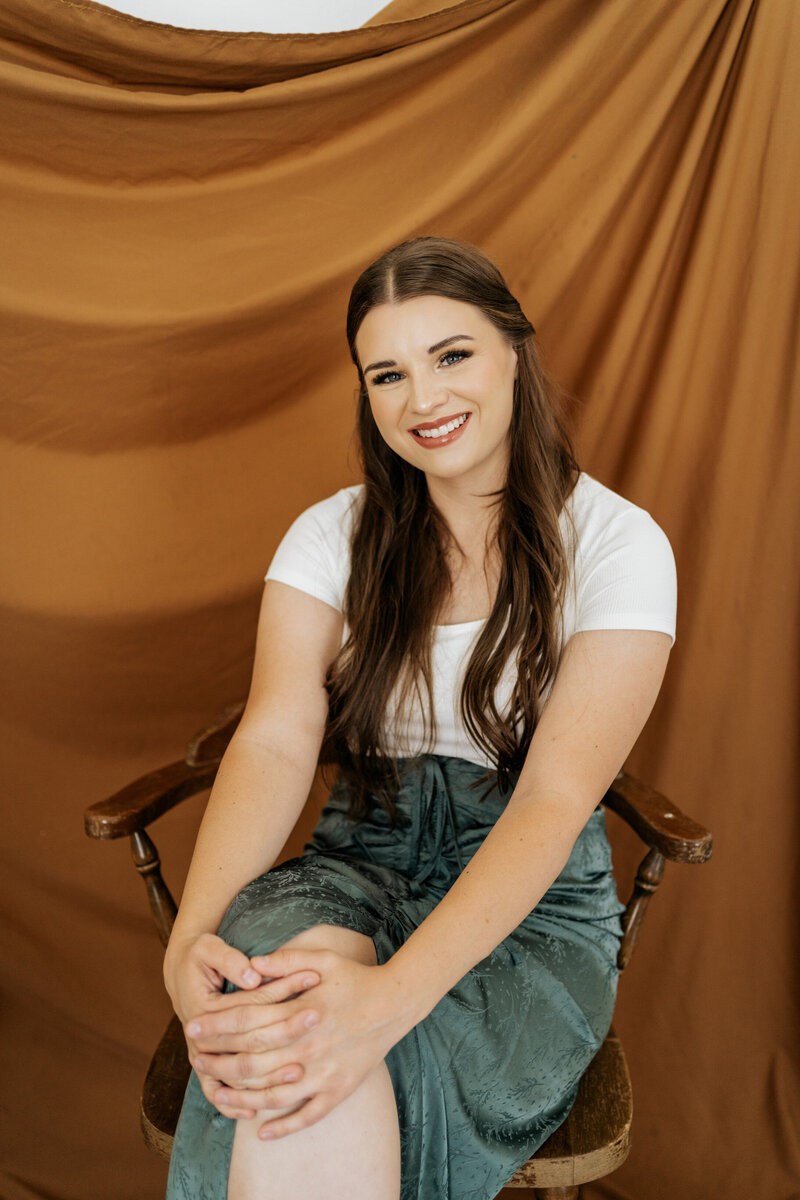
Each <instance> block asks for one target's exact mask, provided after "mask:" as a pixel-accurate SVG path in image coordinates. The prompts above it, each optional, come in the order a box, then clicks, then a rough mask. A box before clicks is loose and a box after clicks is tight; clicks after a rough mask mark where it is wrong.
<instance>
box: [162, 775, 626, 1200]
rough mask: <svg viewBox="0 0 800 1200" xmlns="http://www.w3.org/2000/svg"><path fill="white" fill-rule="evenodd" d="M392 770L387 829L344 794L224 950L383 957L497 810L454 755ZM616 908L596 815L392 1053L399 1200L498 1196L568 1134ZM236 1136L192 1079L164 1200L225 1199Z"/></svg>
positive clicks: (612, 991) (500, 799) (258, 888)
mask: <svg viewBox="0 0 800 1200" xmlns="http://www.w3.org/2000/svg"><path fill="white" fill-rule="evenodd" d="M399 766H400V768H401V779H402V787H401V791H400V794H399V796H398V800H397V807H398V814H399V820H398V823H397V825H395V826H394V827H392V825H391V823H390V821H389V818H388V816H387V815H386V813H385V812H384V810H383V809H382V808H379V807H377V806H376V807H375V809H374V810H373V812H372V814H371V815H370V817H369V818H367V819H366V820H364V821H361V822H353V821H351V820H350V819H349V817H348V816H347V808H348V796H347V791H346V788H345V787H344V786H343V785H342V784H337V785H336V787H334V789H333V791H332V793H331V796H330V798H329V801H328V803H327V805H326V807H325V808H324V810H323V812H322V814H321V817H320V821H319V823H318V825H317V828H316V829H315V831H314V833H313V835H312V839H311V841H310V843H309V844H308V845H307V846H306V847H305V848H304V851H303V854H302V856H301V857H299V858H294V859H291V860H290V861H288V862H285V863H282V864H281V865H280V866H277V867H275V868H274V869H273V870H271V871H269V872H268V873H267V874H266V875H262V876H260V877H259V878H258V879H254V880H253V882H252V883H250V884H248V886H247V887H245V888H244V889H243V891H242V892H240V893H239V895H238V896H236V898H235V899H234V900H233V902H232V903H231V905H230V907H229V909H228V911H227V913H226V914H225V916H224V918H223V921H222V924H221V925H220V928H219V934H220V936H221V937H222V938H224V939H225V941H227V942H229V943H230V944H231V945H233V946H236V947H237V948H238V949H240V950H242V951H243V952H244V953H245V954H248V955H255V954H268V953H269V952H270V951H272V950H275V949H277V947H279V946H281V945H282V944H283V943H284V942H285V941H287V939H288V938H291V937H293V936H294V935H295V934H298V933H301V932H302V931H303V930H306V929H309V928H311V926H313V925H319V924H330V925H340V926H344V927H346V928H348V929H354V930H357V931H358V932H360V933H363V934H365V935H366V936H368V937H370V938H372V940H373V942H374V945H375V949H376V953H377V958H378V962H379V963H383V962H386V961H387V960H388V959H389V958H391V956H392V955H393V954H394V953H395V951H396V950H397V949H398V948H399V947H400V946H401V945H402V944H403V942H405V940H406V939H407V938H408V937H409V935H410V934H411V933H413V931H414V930H415V929H416V928H417V926H418V925H419V924H420V923H421V922H422V921H423V920H424V919H425V917H426V916H427V915H428V914H429V913H430V912H431V910H432V909H433V908H434V907H435V905H436V904H437V903H438V902H439V900H441V898H442V897H443V896H444V894H445V892H446V891H447V890H448V889H449V888H450V886H451V885H452V883H453V882H454V880H455V879H456V878H457V876H458V874H459V873H460V871H461V869H462V867H463V866H464V865H465V864H466V863H467V862H468V861H469V859H470V858H471V856H472V855H473V854H474V853H475V851H476V850H477V848H478V846H479V845H480V844H481V842H482V841H483V839H484V838H485V837H486V835H487V833H488V832H489V830H490V829H491V828H492V826H493V824H494V822H495V821H496V820H497V818H498V816H499V815H500V813H501V812H502V810H503V808H504V806H505V803H506V801H507V798H508V796H507V795H506V796H503V795H501V794H500V793H499V791H498V790H497V789H496V788H494V789H492V790H491V791H490V792H489V793H488V794H487V793H486V789H487V786H488V785H487V782H486V780H487V775H486V772H485V770H484V769H483V768H481V767H479V766H477V765H476V764H474V763H470V762H467V761H466V760H464V759H458V758H449V757H445V756H440V755H430V756H427V757H425V758H420V759H404V760H399ZM622 912H623V906H622V905H621V904H620V902H619V900H618V898H617V892H616V887H615V884H614V879H613V875H612V871H611V850H610V846H609V843H608V838H607V836H606V825H605V813H604V810H603V809H602V808H601V807H598V808H597V809H595V811H594V812H593V813H592V815H591V816H590V817H589V820H588V821H587V823H586V825H585V826H584V828H583V829H582V831H581V833H580V834H579V836H578V838H577V840H576V842H575V846H574V848H573V850H572V853H571V854H570V857H569V860H568V862H567V863H566V865H565V867H564V869H563V871H562V872H561V874H560V875H559V876H558V878H557V879H556V880H555V882H554V883H553V884H552V886H551V887H550V888H549V889H548V891H547V893H546V894H545V895H544V897H543V898H542V899H541V900H540V901H539V903H538V904H537V905H536V907H535V908H534V909H533V911H532V912H531V913H530V914H529V915H528V916H527V917H526V918H525V919H524V921H522V923H521V924H520V925H519V926H518V927H517V928H516V929H515V930H514V931H513V933H511V934H510V935H509V936H508V937H507V938H506V939H505V941H503V942H501V943H500V945H499V946H498V947H497V948H496V949H495V950H493V951H492V953H491V954H489V955H488V956H487V957H486V958H484V959H483V960H482V961H481V962H479V963H478V964H477V966H475V967H473V969H472V970H471V971H469V972H468V973H467V974H466V975H465V976H464V977H463V978H462V979H461V980H460V981H459V982H458V983H457V984H456V986H455V987H454V988H452V989H451V990H450V991H449V992H448V993H447V995H445V996H444V997H443V998H442V999H441V1000H440V1002H439V1003H438V1004H437V1005H436V1007H435V1008H434V1009H433V1010H432V1011H431V1012H430V1014H429V1015H428V1016H427V1017H426V1018H425V1019H424V1020H423V1021H421V1022H420V1023H419V1024H418V1025H416V1026H415V1027H414V1028H413V1029H412V1030H411V1031H410V1032H409V1033H408V1034H407V1035H406V1036H405V1037H404V1038H403V1039H402V1040H401V1041H400V1042H398V1043H397V1044H396V1045H395V1046H394V1047H393V1048H392V1049H391V1051H390V1052H389V1054H388V1056H387V1059H386V1062H387V1066H388V1068H389V1073H390V1075H391V1079H392V1084H393V1087H394V1093H395V1099H396V1101H397V1111H398V1116H399V1121H400V1133H401V1164H402V1165H401V1183H402V1193H401V1195H402V1200H493V1198H494V1197H495V1196H496V1195H497V1193H498V1192H499V1191H500V1189H501V1188H502V1187H503V1186H504V1184H505V1183H506V1182H507V1181H508V1180H509V1179H510V1177H511V1176H512V1175H513V1174H514V1172H515V1171H516V1169H517V1168H518V1167H519V1166H521V1164H522V1163H524V1162H525V1161H526V1160H527V1159H528V1158H529V1157H530V1156H531V1154H533V1153H534V1151H536V1150H537V1149H538V1148H539V1146H541V1145H542V1144H543V1142H545V1141H546V1140H547V1138H548V1137H549V1136H550V1134H551V1133H552V1132H553V1131H554V1130H555V1129H556V1128H557V1127H558V1126H559V1125H560V1124H561V1123H562V1121H564V1119H565V1118H566V1116H567V1115H568V1113H569V1110H570V1108H571V1107H572V1104H573V1103H574V1100H575V1095H576V1092H577V1087H578V1081H579V1079H580V1077H581V1075H582V1074H583V1072H584V1071H585V1070H586V1067H587V1066H588V1064H589V1062H590V1061H591V1059H592V1058H593V1057H594V1055H595V1054H596V1052H597V1051H598V1049H599V1048H600V1046H601V1044H602V1042H603V1040H604V1038H605V1036H606V1033H607V1032H608V1029H609V1026H610V1024H611V1018H612V1014H613V1010H614V1001H615V998H616V989H617V967H616V956H617V950H618V947H619V939H620V937H621V934H622V929H621V924H620V915H621V913H622ZM229 990H232V989H229ZM234 1131H235V1123H234V1121H232V1120H229V1119H228V1118H227V1117H223V1116H222V1115H221V1114H220V1113H218V1112H217V1111H216V1109H214V1108H213V1106H212V1105H210V1104H209V1103H208V1101H207V1100H206V1099H205V1097H204V1096H203V1093H202V1091H201V1090H200V1086H199V1084H198V1081H197V1078H196V1076H195V1074H194V1072H193V1073H192V1076H191V1079H190V1081H189V1085H188V1088H187V1091H186V1098H185V1100H184V1104H183V1109H182V1112H181V1117H180V1121H179V1124H178V1128H177V1131H176V1136H175V1143H174V1148H173V1153H172V1160H171V1162H170V1171H169V1183H168V1188H167V1200H225V1198H226V1194H227V1180H228V1170H229V1166H230V1156H231V1149H232V1145H233V1135H234Z"/></svg>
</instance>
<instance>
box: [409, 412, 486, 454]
mask: <svg viewBox="0 0 800 1200" xmlns="http://www.w3.org/2000/svg"><path fill="white" fill-rule="evenodd" d="M471 415H472V414H471V413H468V412H467V413H457V414H456V415H455V416H453V417H445V418H444V420H442V421H439V422H438V423H436V424H434V423H433V422H432V421H428V422H425V423H423V424H421V425H415V427H414V428H413V429H409V431H408V432H409V433H410V434H411V436H412V437H413V438H414V441H416V442H418V443H419V444H420V446H424V447H425V449H426V450H434V449H436V447H438V446H449V444H450V443H451V442H454V441H455V440H456V438H459V437H461V434H462V433H463V432H464V430H465V429H466V427H467V425H468V424H469V419H470V416H471Z"/></svg>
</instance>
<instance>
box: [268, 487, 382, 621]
mask: <svg viewBox="0 0 800 1200" xmlns="http://www.w3.org/2000/svg"><path fill="white" fill-rule="evenodd" d="M361 491H362V488H361V487H360V486H357V487H351V488H342V490H341V491H339V492H336V494H335V495H333V496H330V497H328V499H327V500H321V501H320V502H319V503H318V504H312V506H311V507H310V508H307V509H306V510H305V512H302V513H301V514H300V516H299V517H298V518H297V519H296V520H295V521H294V522H293V523H292V524H291V525H290V526H289V529H288V530H287V532H286V534H285V535H284V537H283V539H282V541H281V543H280V545H279V546H278V549H277V550H276V551H275V554H274V556H273V559H272V562H271V563H270V565H269V569H268V570H267V574H266V576H265V578H266V579H273V580H275V581H277V582H278V583H287V584H289V586H290V587H294V588H297V589H298V590H299V591H301V592H307V593H308V594H309V595H310V596H316V597H317V599H318V600H324V602H325V603H326V604H330V606H331V608H335V609H336V610H337V611H338V612H342V611H343V610H344V597H345V591H346V589H347V581H348V578H349V576H350V538H351V534H352V528H353V518H354V510H355V506H356V501H357V500H358V497H359V495H360V493H361Z"/></svg>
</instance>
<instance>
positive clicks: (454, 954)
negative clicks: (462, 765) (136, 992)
mask: <svg viewBox="0 0 800 1200" xmlns="http://www.w3.org/2000/svg"><path fill="white" fill-rule="evenodd" d="M669 648H670V639H669V637H668V636H667V635H666V634H661V633H656V632H648V631H639V630H609V631H596V632H595V631H593V632H586V633H580V634H577V635H575V636H574V637H573V638H572V639H570V642H569V644H568V645H567V647H566V649H565V652H564V655H563V658H562V661H561V664H560V667H559V670H558V675H557V677H556V680H555V682H554V685H553V690H552V693H551V696H550V699H549V701H548V704H547V706H546V707H545V710H544V713H543V714H542V718H541V720H540V722H539V725H538V727H537V729H536V733H535V735H534V737H533V739H532V742H531V746H530V749H529V752H528V755H527V757H526V760H525V764H524V767H523V770H522V772H521V774H520V778H519V781H518V784H517V787H516V788H515V789H514V792H513V794H512V796H511V798H510V800H509V802H508V805H507V807H506V809H505V810H504V812H503V814H502V815H501V817H500V818H499V819H498V821H497V822H496V824H495V826H494V827H493V829H492V830H491V832H490V833H489V834H488V835H487V837H486V839H485V840H484V842H483V844H482V846H481V847H480V848H479V850H478V851H477V852H476V854H475V855H474V856H473V858H472V860H471V861H470V863H468V865H467V866H466V868H465V869H464V871H463V872H462V873H461V875H460V876H459V878H458V879H457V880H456V882H455V883H454V884H453V886H452V887H451V889H450V891H449V892H448V893H447V895H446V896H445V897H444V898H443V900H441V901H440V903H439V904H438V905H437V906H436V908H435V909H434V910H433V912H432V913H430V915H429V916H428V917H427V918H426V919H425V920H424V921H423V922H422V924H421V925H420V926H419V928H418V929H417V930H415V932H414V933H413V934H412V935H411V937H409V939H408V941H407V942H406V943H405V944H404V945H403V946H402V947H401V948H400V949H399V950H398V951H397V952H396V953H395V954H394V955H393V957H392V958H391V959H390V960H389V961H388V962H387V963H385V964H383V965H382V966H378V967H365V966H362V965H360V964H356V963H348V962H345V961H343V960H339V959H338V956H336V955H333V954H331V953H329V952H321V951H320V952H316V953H315V952H312V951H305V950H300V949H293V948H292V949H287V950H278V951H276V952H275V953H274V954H271V955H269V956H268V957H267V958H263V959H258V958H257V959H254V960H253V965H254V966H255V967H256V968H257V969H258V970H260V971H263V972H264V974H265V975H266V974H270V975H274V976H276V977H279V976H281V975H285V974H287V973H289V972H296V971H298V970H301V969H317V970H318V972H319V974H320V977H321V982H320V984H319V986H318V987H316V988H315V989H314V993H313V998H311V997H310V998H309V1003H310V1004H313V1007H314V1009H315V1010H316V1011H317V1012H318V1013H319V1016H320V1022H319V1025H318V1026H317V1028H315V1029H313V1030H312V1031H311V1032H310V1033H308V1034H307V1035H306V1036H305V1038H304V1039H303V1044H302V1046H294V1047H292V1046H287V1045H286V1043H285V1041H284V1040H280V1041H278V1040H276V1041H275V1042H274V1043H271V1042H270V1031H271V1028H272V1029H273V1030H274V1031H275V1033H276V1035H277V1032H278V1025H277V1023H275V1024H273V1021H274V1022H277V1021H278V1013H277V1012H276V1013H274V1014H272V1013H267V1012H265V1013H264V1014H258V1015H256V1014H254V1015H253V1022H252V1025H248V1026H247V1028H246V1029H245V1031H244V1032H243V1031H242V1026H241V1025H238V1026H236V1027H234V1025H233V1024H232V1023H231V1022H230V1021H229V1020H228V1019H227V1018H226V1015H225V1014H216V1015H215V1016H213V1017H211V1018H210V1020H203V1022H202V1023H201V1029H200V1034H199V1035H198V1046H199V1048H200V1049H201V1050H202V1049H204V1048H205V1049H206V1050H216V1051H219V1050H223V1051H224V1050H226V1049H227V1050H233V1051H237V1052H238V1051H242V1050H253V1049H254V1048H257V1049H259V1050H262V1049H264V1050H266V1051H267V1052H266V1053H264V1054H262V1055H259V1056H258V1063H259V1069H258V1071H257V1074H259V1075H262V1074H264V1075H266V1074H267V1073H268V1072H270V1071H274V1070H275V1069H277V1068H280V1067H281V1066H282V1065H283V1063H284V1062H288V1061H294V1059H295V1058H297V1060H298V1061H301V1062H302V1063H303V1065H304V1068H305V1076H304V1079H303V1081H302V1083H300V1084H295V1085H288V1086H282V1087H278V1088H272V1089H270V1091H268V1092H262V1093H259V1092H258V1091H253V1093H252V1099H253V1103H254V1105H255V1106H257V1107H259V1108H261V1107H273V1106H274V1107H278V1106H281V1105H289V1104H294V1103H297V1101H298V1100H300V1099H303V1098H305V1097H309V1099H308V1103H307V1104H306V1105H305V1106H304V1107H303V1108H301V1109H299V1110H298V1111H297V1112H295V1113H292V1114H290V1115H288V1116H285V1117H280V1118H277V1119H275V1120H273V1121H270V1122H268V1124H267V1126H266V1127H265V1130H267V1131H269V1133H270V1135H271V1136H275V1137H281V1136H284V1135H285V1134H288V1133H292V1132H294V1131H296V1130H298V1129H302V1128H304V1127H306V1126H307V1125H310V1124H313V1122H314V1121H316V1120H319V1119H320V1117H322V1116H324V1115H325V1113H326V1112H328V1111H330V1109H331V1108H332V1107H333V1106H334V1105H335V1104H337V1103H339V1101H340V1100H341V1099H343V1098H344V1096H345V1095H347V1094H349V1091H352V1090H353V1088H354V1087H355V1086H357V1084H358V1083H359V1082H360V1080H361V1079H362V1078H363V1077H364V1075H365V1074H366V1073H367V1071H368V1070H370V1069H372V1067H374V1066H375V1065H376V1063H377V1062H378V1061H380V1059H381V1058H382V1057H383V1056H385V1054H386V1053H387V1051H388V1049H389V1048H390V1047H391V1046H392V1045H393V1044H394V1043H395V1042H397V1041H399V1040H400V1038H401V1037H403V1036H404V1034H405V1033H407V1032H408V1030H410V1029H411V1028H413V1026H414V1025H415V1024H417V1022H419V1021H420V1020H422V1019H423V1018H424V1017H425V1016H426V1015H427V1014H428V1013H429V1012H430V1011H431V1009H432V1008H433V1007H434V1005H435V1004H436V1003H437V1002H438V1000H439V999H441V997H442V996H443V995H444V994H445V993H446V992H447V991H448V990H449V989H450V988H451V987H452V986H453V985H454V984H455V983H456V982H457V981H458V980H459V979H460V978H461V977H462V976H463V975H465V974H466V972H467V971H469V970H470V969H471V968H472V967H473V966H475V964H476V963H478V962H480V961H481V960H482V959H483V958H485V957H486V956H487V955H488V954H489V953H491V951H492V950H493V949H495V947H496V946H497V945H499V943H500V942H501V941H503V939H504V938H505V937H507V936H508V934H509V933H511V931H512V930H513V929H515V928H516V926H517V925H518V924H519V923H520V922H521V921H522V920H523V918H524V917H526V916H527V915H528V913H529V912H530V911H531V910H532V909H533V908H534V907H535V906H536V904H537V903H538V902H539V900H540V899H541V898H542V896H543V895H544V893H545V892H546V891H547V889H548V888H549V887H550V885H551V883H552V882H553V881H554V880H555V879H556V877H557V876H558V874H559V873H560V871H561V870H562V868H563V866H564V865H565V863H566V861H567V859H568V858H569V855H570V852H571V850H572V847H573V845H574V843H575V841H576V839H577V836H578V834H579V833H580V831H581V829H582V828H583V826H584V825H585V824H586V822H587V820H588V819H589V817H590V815H591V813H592V811H593V810H594V809H595V808H596V806H597V805H598V804H599V803H600V801H601V799H602V797H603V795H604V794H605V792H606V790H607V789H608V787H609V785H610V784H611V782H612V781H613V779H614V777H615V776H616V774H617V772H618V770H619V768H620V766H621V765H622V763H623V762H624V760H625V758H626V757H627V755H628V753H629V751H630V750H631V748H632V746H633V744H634V743H635V741H636V739H637V737H638V735H639V733H640V731H641V729H642V727H643V725H644V723H645V721H646V720H647V717H648V716H649V714H650V710H651V709H652V707H653V704H654V702H655V699H656V696H657V695H658V690H659V687H660V685H661V680H662V678H663V674H664V670H665V667H666V662H667V657H668V654H669ZM297 1004H299V1001H290V1002H288V1003H287V1004H285V1005H281V1006H280V1008H281V1009H282V1010H283V1012H284V1013H285V1014H290V1013H291V1012H292V1011H293V1009H294V1007H295V1005H297ZM247 1029H252V1030H253V1031H254V1034H255V1040H253V1038H252V1035H251V1034H250V1033H249V1032H247ZM226 1035H228V1038H227V1041H225V1043H224V1045H223V1044H222V1040H223V1038H225V1036H226ZM248 1039H250V1040H248ZM273 1045H274V1046H275V1047H277V1048H271V1047H272V1046H273ZM254 1061H255V1056H251V1058H250V1064H249V1065H250V1070H251V1072H252V1071H253V1067H254ZM343 1081H344V1082H343Z"/></svg>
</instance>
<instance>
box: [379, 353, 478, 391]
mask: <svg viewBox="0 0 800 1200" xmlns="http://www.w3.org/2000/svg"><path fill="white" fill-rule="evenodd" d="M446 358H455V360H456V361H455V362H454V363H450V364H446V365H450V366H456V365H457V363H460V362H463V361H464V359H466V358H472V351H471V350H446V351H445V352H444V354H443V355H442V356H441V358H440V359H439V362H440V363H444V360H445V359H446ZM399 374H400V372H399V371H394V370H392V371H382V372H381V374H380V375H373V377H372V379H371V381H370V382H371V383H372V384H373V386H374V385H376V384H378V385H379V384H381V383H386V381H387V380H388V379H389V377H390V376H391V375H399Z"/></svg>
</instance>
